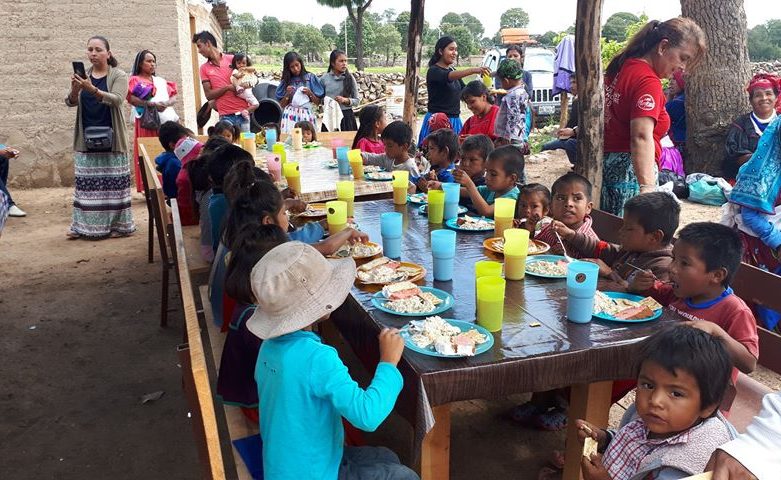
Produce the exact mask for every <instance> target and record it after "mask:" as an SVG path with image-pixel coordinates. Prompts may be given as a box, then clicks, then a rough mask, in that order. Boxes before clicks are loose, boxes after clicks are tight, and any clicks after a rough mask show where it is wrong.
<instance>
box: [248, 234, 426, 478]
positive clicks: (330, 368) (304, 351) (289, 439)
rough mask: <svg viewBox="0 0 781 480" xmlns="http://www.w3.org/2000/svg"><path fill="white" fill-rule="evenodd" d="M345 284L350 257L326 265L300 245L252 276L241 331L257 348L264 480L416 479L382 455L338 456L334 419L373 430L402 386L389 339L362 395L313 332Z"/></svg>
mask: <svg viewBox="0 0 781 480" xmlns="http://www.w3.org/2000/svg"><path fill="white" fill-rule="evenodd" d="M354 278H355V262H354V261H353V259H352V258H344V259H339V260H326V259H325V258H323V256H322V255H320V254H319V253H318V252H317V251H315V250H314V249H313V248H312V247H310V246H309V245H306V244H303V243H300V242H288V243H284V244H282V245H279V246H277V247H276V248H274V249H272V250H271V251H269V252H268V253H267V254H266V255H265V256H263V258H261V259H260V261H258V263H257V264H256V265H255V267H254V268H253V269H252V273H251V282H252V294H253V297H254V299H255V300H256V303H257V305H258V308H257V309H256V310H255V312H254V313H253V315H252V317H250V318H249V320H248V321H247V328H248V329H249V330H250V331H251V332H252V333H254V334H255V335H257V336H258V337H259V338H261V339H262V340H263V344H262V345H261V347H260V353H259V354H258V359H257V363H256V367H255V380H256V382H257V384H258V398H259V400H260V401H259V405H260V411H261V412H262V415H261V418H260V435H261V437H262V438H263V474H264V477H265V478H268V479H274V478H388V479H417V478H418V477H417V475H416V474H415V473H414V472H412V470H410V469H408V468H407V467H405V466H404V465H401V463H399V459H398V457H397V456H396V455H395V454H394V453H393V452H391V451H390V450H388V449H386V448H378V447H359V448H356V447H347V448H345V447H344V430H343V427H342V422H341V420H342V417H344V418H345V419H346V420H347V421H349V422H350V423H351V424H353V425H355V426H356V427H358V428H360V429H362V430H366V431H373V430H375V429H376V428H377V427H378V426H379V425H380V423H382V422H383V421H384V420H385V418H387V416H388V415H389V414H390V412H391V410H392V409H393V405H394V404H395V403H396V398H397V397H398V395H399V392H401V388H402V386H403V379H402V376H401V373H400V372H399V370H398V369H397V368H396V365H397V364H398V362H399V360H400V359H401V354H402V352H403V350H404V341H403V340H402V339H401V337H400V336H399V335H398V332H397V331H396V330H389V329H387V328H386V329H383V330H382V331H381V332H380V334H379V343H380V346H379V351H380V362H379V364H378V365H377V368H376V370H375V371H374V377H373V379H372V381H371V383H370V384H369V386H368V387H367V388H366V389H365V390H364V389H362V388H361V387H360V386H358V384H357V383H356V382H355V381H354V380H353V379H352V378H351V377H350V373H349V372H348V370H347V367H346V366H345V365H344V363H342V361H341V360H340V359H339V355H338V353H337V352H336V349H334V348H333V347H330V346H328V345H325V344H323V343H322V341H321V340H320V337H319V335H317V334H316V333H315V332H314V331H313V330H314V329H315V328H316V324H317V323H318V322H320V321H323V320H326V319H327V318H328V317H329V316H330V315H331V312H333V311H334V310H335V309H336V308H338V307H339V306H340V305H341V304H342V303H343V302H344V300H345V299H346V298H347V295H348V294H349V293H350V289H351V288H352V286H353V280H354ZM291 298H294V299H295V301H290V299H291ZM291 446H294V448H291Z"/></svg>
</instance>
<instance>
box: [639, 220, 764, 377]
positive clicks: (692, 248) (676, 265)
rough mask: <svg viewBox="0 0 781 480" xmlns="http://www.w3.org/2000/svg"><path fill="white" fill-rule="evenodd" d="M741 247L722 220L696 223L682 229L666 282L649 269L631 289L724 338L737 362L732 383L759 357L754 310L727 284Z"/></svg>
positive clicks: (726, 346) (732, 274)
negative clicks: (652, 298) (752, 311)
mask: <svg viewBox="0 0 781 480" xmlns="http://www.w3.org/2000/svg"><path fill="white" fill-rule="evenodd" d="M742 250H743V248H742V245H741V242H740V236H739V235H738V233H737V232H736V231H735V230H733V229H731V228H729V227H727V226H724V225H720V224H718V223H710V222H699V223H692V224H689V225H687V226H685V227H684V228H683V229H681V231H680V233H679V234H678V240H677V241H676V242H675V245H674V246H673V261H672V263H671V264H670V281H669V282H668V283H663V282H661V281H659V280H658V279H657V278H655V277H654V274H653V273H651V272H650V271H648V270H645V271H642V272H637V274H636V275H635V276H634V278H633V279H632V282H631V283H630V285H629V291H630V292H635V293H641V292H642V293H644V294H646V295H651V296H652V297H654V299H656V300H657V301H658V302H659V303H661V304H662V305H664V306H666V307H668V308H669V309H670V310H672V311H674V312H676V313H678V314H679V315H681V316H682V317H684V318H687V319H689V320H690V322H688V323H689V324H690V325H691V326H693V327H695V328H699V329H700V330H703V331H704V332H706V333H709V334H711V335H713V336H714V337H716V338H718V339H719V340H721V342H722V343H723V344H724V347H725V348H726V349H727V353H729V356H730V358H731V359H732V364H733V365H734V366H735V367H736V368H733V371H732V382H733V383H735V381H736V379H737V376H738V370H740V371H741V372H743V373H751V372H752V371H754V368H756V366H757V358H758V357H759V341H758V337H757V323H756V320H755V319H754V315H753V314H752V313H751V309H750V308H749V307H748V305H746V302H744V301H743V300H742V299H741V298H740V297H738V296H737V295H735V294H734V293H733V292H732V288H730V286H729V283H730V281H731V280H732V277H733V276H734V275H735V272H736V271H737V269H738V267H740V258H741V256H742Z"/></svg>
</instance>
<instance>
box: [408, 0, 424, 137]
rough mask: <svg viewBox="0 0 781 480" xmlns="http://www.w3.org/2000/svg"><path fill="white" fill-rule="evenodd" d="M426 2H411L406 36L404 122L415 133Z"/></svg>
mask: <svg viewBox="0 0 781 480" xmlns="http://www.w3.org/2000/svg"><path fill="white" fill-rule="evenodd" d="M425 3H426V0H411V5H410V18H409V29H408V35H407V73H406V74H405V75H404V121H405V122H406V123H407V124H408V125H409V126H410V127H412V131H413V132H414V131H415V120H416V118H417V115H418V66H419V65H420V55H421V50H422V49H423V42H422V40H421V35H422V34H423V8H424V5H425Z"/></svg>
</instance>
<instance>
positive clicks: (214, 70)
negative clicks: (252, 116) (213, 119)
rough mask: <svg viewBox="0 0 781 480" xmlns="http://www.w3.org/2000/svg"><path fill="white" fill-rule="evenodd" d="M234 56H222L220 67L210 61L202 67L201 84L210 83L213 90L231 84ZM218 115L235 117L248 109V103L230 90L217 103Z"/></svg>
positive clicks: (225, 54) (224, 54)
mask: <svg viewBox="0 0 781 480" xmlns="http://www.w3.org/2000/svg"><path fill="white" fill-rule="evenodd" d="M231 62H233V55H229V54H227V53H223V54H222V60H220V66H219V67H218V66H216V65H214V64H213V63H211V62H209V61H208V60H207V61H206V63H204V64H202V65H201V68H200V74H201V82H209V84H210V85H211V88H212V89H213V90H216V89H219V88H222V87H225V86H227V85H230V84H231V74H232V73H233V69H232V68H231ZM216 103H217V113H219V114H220V116H222V115H233V114H235V113H239V112H241V111H242V110H246V109H247V101H246V100H243V99H241V98H239V97H237V96H236V92H233V91H232V90H229V91H227V92H225V93H224V94H223V95H222V96H220V97H219V98H218V99H217V101H216Z"/></svg>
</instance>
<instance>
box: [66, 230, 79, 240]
mask: <svg viewBox="0 0 781 480" xmlns="http://www.w3.org/2000/svg"><path fill="white" fill-rule="evenodd" d="M65 238H67V239H68V240H78V239H79V238H81V234H79V233H76V232H74V231H72V230H68V231H67V232H65Z"/></svg>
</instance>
